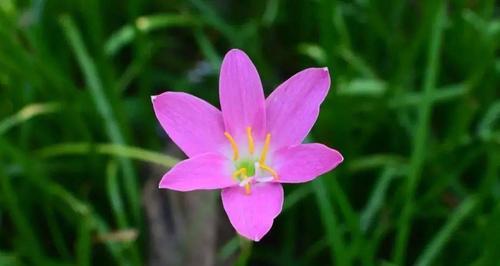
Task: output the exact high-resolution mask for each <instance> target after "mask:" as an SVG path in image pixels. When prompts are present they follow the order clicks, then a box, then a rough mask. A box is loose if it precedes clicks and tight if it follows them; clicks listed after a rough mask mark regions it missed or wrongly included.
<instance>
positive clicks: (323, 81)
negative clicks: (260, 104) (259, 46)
mask: <svg viewBox="0 0 500 266" xmlns="http://www.w3.org/2000/svg"><path fill="white" fill-rule="evenodd" d="M329 88H330V74H329V73H328V69H327V68H308V69H305V70H303V71H301V72H299V73H297V74H295V75H294V76H292V77H291V78H290V79H288V80H287V81H285V82H284V83H282V84H281V85H279V86H278V88H276V90H274V91H273V92H272V93H271V95H269V97H268V98H267V100H266V111H267V114H266V116H267V130H268V131H269V132H270V133H271V135H272V136H273V137H272V138H273V143H272V148H273V149H274V150H277V149H279V148H282V147H286V146H289V145H295V144H300V143H301V142H302V141H303V140H304V138H305V137H306V136H307V134H308V133H309V131H310V130H311V128H312V126H313V125H314V123H315V122H316V119H317V118H318V114H319V106H320V104H321V103H322V102H323V100H324V99H325V97H326V95H327V93H328V89H329Z"/></svg>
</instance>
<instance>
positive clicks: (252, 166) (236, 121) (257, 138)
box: [152, 49, 343, 241]
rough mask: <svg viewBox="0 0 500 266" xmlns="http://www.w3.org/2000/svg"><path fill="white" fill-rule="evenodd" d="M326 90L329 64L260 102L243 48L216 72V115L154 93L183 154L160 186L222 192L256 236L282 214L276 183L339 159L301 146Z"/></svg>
mask: <svg viewBox="0 0 500 266" xmlns="http://www.w3.org/2000/svg"><path fill="white" fill-rule="evenodd" d="M329 87H330V75H329V73H328V69H327V68H308V69H305V70H303V71H301V72H299V73H297V74H295V75H294V76H293V77H291V78H290V79H288V80H287V81H285V82H284V83H283V84H281V85H279V86H278V88H276V90H274V92H273V93H271V95H269V97H267V99H265V98H264V91H263V89H262V84H261V81H260V77H259V74H258V73H257V70H256V69H255V66H254V65H253V64H252V62H251V61H250V58H248V56H247V55H246V54H245V53H244V52H243V51H240V50H237V49H233V50H231V51H229V52H228V53H227V54H226V56H225V57H224V60H223V62H222V66H221V70H220V79H219V96H220V104H221V109H222V112H221V111H219V110H218V109H217V108H215V107H213V106H212V105H210V104H209V103H207V102H205V101H204V100H202V99H199V98H197V97H194V96H192V95H189V94H186V93H182V92H165V93H162V94H160V95H158V96H153V97H152V102H153V108H154V111H155V114H156V117H157V118H158V120H159V121H160V124H161V125H162V127H163V128H164V129H165V131H166V132H167V134H168V135H169V137H170V138H171V139H172V140H173V141H174V142H175V143H176V144H177V145H178V146H179V147H180V149H181V150H182V151H183V152H184V153H185V154H186V155H187V156H188V157H189V158H188V159H186V160H184V161H181V162H180V163H178V164H177V165H175V166H174V167H173V168H172V169H170V170H169V171H168V172H167V173H166V174H165V175H164V176H163V178H162V179H161V181H160V185H159V187H160V188H164V189H172V190H176V191H192V190H205V189H222V204H223V206H224V210H225V211H226V213H227V215H228V217H229V220H230V222H231V224H232V225H233V227H234V228H235V229H236V231H237V232H238V233H239V234H240V235H242V236H244V237H246V238H248V239H251V240H254V241H259V240H260V239H261V238H262V237H263V236H264V235H265V234H266V233H267V232H269V230H270V229H271V226H272V224H273V221H274V218H276V217H277V216H278V214H279V213H280V212H281V209H282V206H283V187H282V185H281V183H302V182H307V181H311V180H313V179H314V178H316V177H317V176H319V175H322V174H324V173H326V172H328V171H330V170H332V169H333V168H335V167H336V166H337V165H338V164H339V163H341V162H342V160H343V158H342V155H341V154H340V153H339V152H338V151H336V150H334V149H331V148H329V147H327V146H325V145H323V144H319V143H310V144H301V143H302V141H303V140H304V138H305V137H306V136H307V134H308V133H309V131H310V130H311V128H312V126H313V124H314V123H315V121H316V119H317V117H318V114H319V106H320V104H321V102H323V100H324V99H325V97H326V95H327V93H328V89H329Z"/></svg>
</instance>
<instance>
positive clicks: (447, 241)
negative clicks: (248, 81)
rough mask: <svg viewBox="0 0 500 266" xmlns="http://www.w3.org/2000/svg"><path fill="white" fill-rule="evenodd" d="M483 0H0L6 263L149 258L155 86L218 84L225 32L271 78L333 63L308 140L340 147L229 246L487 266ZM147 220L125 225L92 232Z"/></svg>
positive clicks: (259, 256) (497, 197) (494, 220)
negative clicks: (148, 178) (262, 231)
mask: <svg viewBox="0 0 500 266" xmlns="http://www.w3.org/2000/svg"><path fill="white" fill-rule="evenodd" d="M498 11H499V7H498V5H496V3H495V1H493V0H478V1H469V0H459V1H432V0H424V1H398V0H390V1H383V0H373V1H368V0H357V1H333V0H331V1H330V0H317V1H284V0H269V1H263V0H256V1H207V0H190V1H157V0H152V1H137V0H136V1H128V2H126V1H116V0H111V1H96V0H90V1H83V0H75V1H44V0H33V1H13V0H3V1H0V227H1V228H2V230H0V264H1V265H111V264H116V265H143V264H145V263H146V261H147V254H148V252H147V248H148V245H147V239H146V235H147V234H146V232H147V228H146V227H147V224H145V222H144V214H143V213H142V210H141V206H140V198H141V197H140V191H141V187H142V185H143V183H144V180H145V178H139V177H144V176H145V175H146V171H145V166H147V165H151V164H156V165H160V166H162V167H169V166H171V165H173V164H175V163H176V162H177V160H178V159H180V158H173V157H170V156H168V155H163V154H162V151H163V150H164V149H163V147H164V146H165V142H166V138H165V135H164V133H163V132H162V130H161V129H160V127H159V125H158V123H157V122H156V120H155V118H154V114H153V112H152V107H151V102H150V95H155V94H158V93H160V92H162V91H164V90H176V91H187V92H190V93H192V94H195V95H197V96H200V97H202V98H205V99H207V100H209V101H210V102H212V103H214V104H215V103H216V101H217V97H218V96H217V77H218V67H219V65H220V61H221V58H222V56H223V55H224V53H225V52H226V51H227V50H228V49H230V48H233V47H237V48H240V49H243V50H245V51H246V52H247V53H248V54H249V55H250V57H251V58H252V59H253V60H254V62H255V64H256V66H257V68H258V69H259V72H260V74H261V78H262V79H263V82H264V86H265V88H266V92H267V93H269V92H270V91H271V90H272V89H273V88H274V87H275V86H276V85H278V84H279V82H281V81H283V80H284V79H286V78H287V77H289V76H290V75H292V74H294V73H295V72H297V71H299V70H301V69H303V68H306V67H310V66H325V65H326V66H328V67H329V69H330V72H331V73H332V87H331V91H330V93H329V95H328V98H327V100H326V101H325V103H324V104H323V106H322V112H321V114H320V117H319V120H318V123H317V124H316V126H315V127H314V129H313V131H312V132H311V134H310V139H311V140H312V139H314V140H315V141H318V142H323V143H326V144H328V145H330V146H332V147H336V148H337V149H338V150H340V151H341V152H342V153H343V154H344V157H345V161H344V163H343V164H342V165H341V166H340V167H338V168H337V169H336V170H335V171H334V172H333V173H330V174H327V175H325V176H323V177H321V178H320V179H318V180H316V181H314V182H312V183H310V184H306V185H302V186H288V187H286V203H285V204H286V205H285V206H284V212H283V214H282V215H281V216H280V217H279V218H278V219H277V220H276V221H275V226H274V227H273V230H272V232H271V233H270V234H269V235H268V236H266V238H265V239H264V240H263V241H261V242H259V243H258V244H254V245H250V244H249V243H247V242H244V241H243V242H242V241H240V240H239V239H238V238H234V239H233V240H231V241H229V242H228V243H226V244H225V245H224V246H222V247H221V248H220V249H219V251H218V260H220V261H224V260H226V259H228V258H229V257H231V256H232V255H233V254H235V253H239V254H241V255H240V257H239V259H238V260H237V264H238V265H246V264H248V265H325V264H332V265H364V266H371V265H411V264H416V265H478V266H479V265H496V264H497V263H498V261H500V254H499V253H498V252H497V249H498V247H499V246H500V238H499V237H498V234H499V232H500V228H499V226H498V224H499V223H498V221H499V219H500V193H499V187H500V179H499V176H500V173H499V168H500V152H499V151H500V129H499V123H500V98H499V97H498V96H499V88H500V82H499V79H500V57H499V56H498V54H499V53H498V52H499V50H498V48H499V43H500V42H499V40H500V20H499V18H498ZM127 230H133V231H132V232H139V238H135V237H132V238H131V239H128V240H127V241H125V240H124V241H106V240H98V239H101V238H100V237H102V236H103V235H107V234H110V233H113V232H117V231H118V232H122V231H125V232H129V231H127Z"/></svg>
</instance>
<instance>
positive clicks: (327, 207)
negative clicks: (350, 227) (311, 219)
mask: <svg viewBox="0 0 500 266" xmlns="http://www.w3.org/2000/svg"><path fill="white" fill-rule="evenodd" d="M311 185H312V189H313V191H314V194H315V195H316V202H317V204H318V206H319V210H320V214H321V219H322V221H323V226H324V227H325V232H326V234H327V240H328V244H329V247H330V256H331V259H332V265H349V263H348V258H347V257H346V254H347V253H346V252H345V244H344V240H343V239H342V236H341V235H340V230H339V226H338V222H337V216H336V214H335V212H334V211H333V206H332V204H331V203H330V199H329V197H328V194H327V193H328V192H327V190H326V189H325V184H324V181H323V180H322V179H321V178H318V179H316V180H315V181H313V182H312V184H311Z"/></svg>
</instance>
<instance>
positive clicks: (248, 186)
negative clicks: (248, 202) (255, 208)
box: [245, 183, 252, 195]
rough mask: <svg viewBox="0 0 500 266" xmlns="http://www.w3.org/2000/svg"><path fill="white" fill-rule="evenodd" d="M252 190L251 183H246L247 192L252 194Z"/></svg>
mask: <svg viewBox="0 0 500 266" xmlns="http://www.w3.org/2000/svg"><path fill="white" fill-rule="evenodd" d="M251 192H252V191H251V190H250V183H246V184H245V194H247V195H250V193H251Z"/></svg>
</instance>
